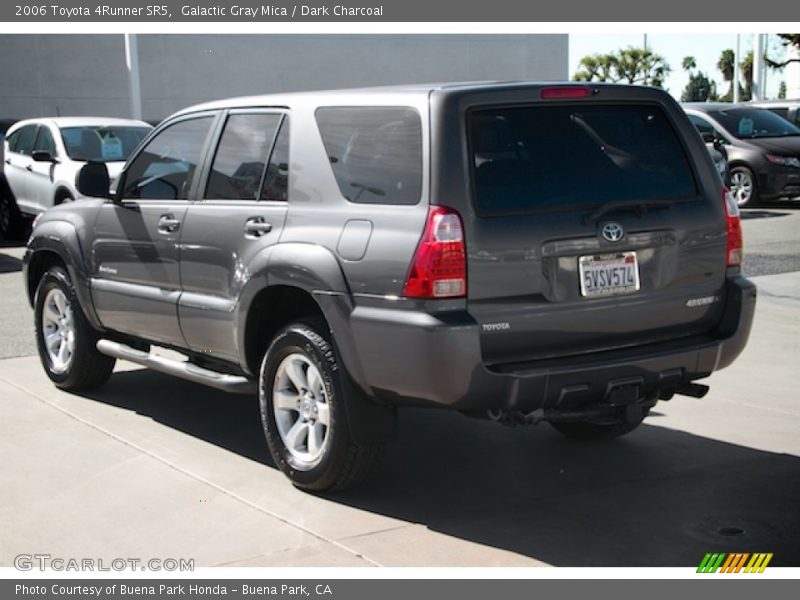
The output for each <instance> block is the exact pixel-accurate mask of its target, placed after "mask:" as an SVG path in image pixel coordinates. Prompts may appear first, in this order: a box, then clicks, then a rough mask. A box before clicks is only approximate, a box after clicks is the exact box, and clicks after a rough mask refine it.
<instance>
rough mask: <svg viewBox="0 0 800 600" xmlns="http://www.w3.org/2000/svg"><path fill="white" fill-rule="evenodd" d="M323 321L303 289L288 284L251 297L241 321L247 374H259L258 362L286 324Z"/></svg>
mask: <svg viewBox="0 0 800 600" xmlns="http://www.w3.org/2000/svg"><path fill="white" fill-rule="evenodd" d="M310 318H316V319H322V320H323V321H324V322H325V323H326V325H327V324H328V321H327V319H326V318H325V314H324V313H323V311H322V308H321V307H320V305H319V304H318V303H317V301H316V300H315V299H314V297H313V296H312V295H311V294H310V293H309V292H308V291H306V290H304V289H302V288H299V287H293V286H288V285H273V286H269V287H265V288H263V289H261V290H260V291H259V292H258V293H257V294H256V295H255V297H254V298H253V300H252V302H251V303H250V306H249V308H248V311H247V317H246V318H245V320H244V336H245V339H244V350H245V356H244V357H243V358H244V362H245V365H243V366H246V367H247V369H248V371H249V372H250V373H258V370H259V367H260V364H261V359H262V357H263V355H264V352H266V350H267V347H268V346H269V344H270V342H271V341H272V338H273V337H274V336H275V334H276V333H277V332H278V331H279V330H280V329H281V328H282V327H284V326H285V325H287V324H289V323H291V322H292V321H298V320H303V319H310Z"/></svg>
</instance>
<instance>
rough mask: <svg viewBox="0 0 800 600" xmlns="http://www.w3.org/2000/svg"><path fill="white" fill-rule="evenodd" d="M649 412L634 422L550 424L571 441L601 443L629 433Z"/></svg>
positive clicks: (645, 412) (643, 412)
mask: <svg viewBox="0 0 800 600" xmlns="http://www.w3.org/2000/svg"><path fill="white" fill-rule="evenodd" d="M648 412H649V410H644V411H642V416H641V418H639V419H638V420H636V421H633V422H628V421H619V422H617V423H591V422H589V421H575V422H563V423H557V422H556V423H550V425H552V426H553V428H554V429H555V430H556V431H558V432H559V433H561V434H563V435H565V436H567V437H568V438H571V439H573V440H580V441H583V442H602V441H608V440H613V439H616V438H618V437H621V436H623V435H625V434H627V433H630V432H631V431H633V430H634V429H636V428H637V427H639V425H641V424H642V421H644V418H645V417H646V416H647V413H648Z"/></svg>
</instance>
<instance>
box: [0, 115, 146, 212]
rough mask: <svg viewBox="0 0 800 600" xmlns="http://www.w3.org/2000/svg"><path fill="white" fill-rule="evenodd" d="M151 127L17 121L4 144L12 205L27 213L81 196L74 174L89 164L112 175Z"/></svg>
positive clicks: (81, 120) (125, 122) (94, 120)
mask: <svg viewBox="0 0 800 600" xmlns="http://www.w3.org/2000/svg"><path fill="white" fill-rule="evenodd" d="M151 129H152V126H150V125H149V124H147V123H145V122H143V121H135V120H130V119H111V118H105V117H55V118H43V119H27V120H25V121H19V122H17V123H15V124H14V125H13V126H11V127H10V128H9V129H8V131H7V132H6V138H5V140H4V141H3V151H4V157H3V173H4V176H5V179H6V181H7V183H8V187H9V188H10V191H11V194H12V197H11V201H12V202H13V203H14V204H15V205H16V208H18V209H19V211H20V212H21V213H23V214H25V215H31V216H35V215H37V214H39V213H41V212H43V211H45V210H46V209H48V208H50V207H51V206H55V205H58V204H61V203H63V202H69V201H72V200H76V199H78V198H80V194H79V192H78V190H77V189H76V187H75V176H76V175H77V173H78V171H79V170H80V168H81V167H82V166H83V165H85V164H86V163H87V162H88V161H100V162H104V163H105V164H106V167H107V169H108V171H109V174H110V175H111V177H114V176H116V175H117V174H118V173H119V171H120V170H121V169H122V166H123V165H124V164H125V160H126V159H127V158H128V156H129V155H130V153H131V152H133V150H134V148H136V146H138V145H139V142H141V141H142V140H143V139H144V137H145V136H146V135H147V134H148V133H149V132H150V130H151Z"/></svg>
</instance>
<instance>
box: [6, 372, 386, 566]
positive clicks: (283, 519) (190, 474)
mask: <svg viewBox="0 0 800 600" xmlns="http://www.w3.org/2000/svg"><path fill="white" fill-rule="evenodd" d="M0 379H1V380H3V381H4V382H6V383H8V384H9V385H12V386H13V387H15V388H17V389H18V390H20V391H22V392H25V393H26V394H30V395H31V396H33V397H34V398H36V399H37V400H38V401H39V402H42V403H43V404H46V405H47V406H49V407H50V408H53V409H55V410H57V411H59V412H61V413H62V414H65V415H67V416H68V417H70V418H72V419H74V420H76V421H78V422H79V423H83V424H84V425H86V426H88V427H90V428H92V429H94V430H95V431H98V432H100V433H102V434H104V435H106V436H108V437H110V438H112V439H114V440H116V441H118V442H120V443H122V444H125V445H126V446H128V447H130V448H133V449H134V450H138V451H139V452H141V453H142V454H146V455H147V456H149V457H151V458H153V459H155V460H157V461H159V462H160V463H162V464H164V465H166V466H168V467H170V468H172V469H174V470H176V471H178V472H179V473H182V474H183V475H186V476H188V477H191V478H192V479H195V480H196V481H199V482H201V483H203V484H205V485H208V486H209V487H212V488H214V489H215V490H217V491H218V492H221V493H222V494H224V495H226V496H228V497H230V498H233V499H234V500H237V501H239V502H241V503H242V504H245V505H246V506H249V507H250V508H254V509H255V510H257V511H259V512H261V513H263V514H265V515H268V516H270V517H272V518H273V519H276V520H278V521H280V522H281V523H284V524H286V525H289V526H290V527H293V528H295V529H298V530H300V531H302V532H303V533H307V534H308V535H310V536H312V537H315V538H317V539H318V540H320V541H322V542H325V543H328V544H331V545H332V546H335V547H337V548H339V549H340V550H344V551H345V552H348V553H350V554H352V555H353V556H355V557H357V558H360V559H363V560H364V561H366V562H368V563H370V564H371V565H372V566H375V567H382V566H383V565H382V564H380V563H379V562H377V561H375V560H372V559H371V558H369V557H368V556H365V555H364V554H362V553H361V552H358V551H356V550H354V549H353V548H350V547H348V546H346V545H344V544H342V543H341V542H338V541H336V540H334V539H331V538H328V537H326V536H324V535H322V534H321V533H318V532H316V531H313V530H311V529H309V528H307V527H304V526H303V525H300V524H299V523H295V522H294V521H292V520H291V519H288V518H286V517H282V516H280V515H279V514H277V513H275V512H273V511H271V510H268V509H266V508H264V507H262V506H259V505H258V504H256V503H254V502H252V501H251V500H248V499H247V498H244V497H243V496H240V495H239V494H237V493H236V492H232V491H231V490H228V489H226V488H224V487H222V486H221V485H219V484H216V483H214V482H213V481H209V480H208V479H206V478H205V477H202V476H200V475H198V474H197V473H194V472H192V471H189V470H188V469H185V468H183V467H181V466H179V465H176V464H175V463H173V462H172V461H170V460H167V459H166V458H164V457H162V456H159V455H158V454H155V453H154V452H152V451H150V450H148V449H147V448H143V447H142V446H139V445H138V444H135V443H134V442H131V441H129V440H126V439H125V438H123V437H120V436H119V435H117V434H115V433H113V432H111V431H109V430H108V429H105V428H103V427H100V426H99V425H96V424H95V423H92V422H91V421H89V420H87V419H84V418H83V417H80V416H78V415H76V414H75V413H73V412H71V411H69V410H67V409H65V408H62V407H60V406H57V405H56V404H54V403H53V402H52V401H50V400H47V399H45V398H42V397H41V396H39V395H38V394H37V393H35V392H32V391H31V390H28V389H26V388H24V387H22V386H21V385H19V384H17V383H16V382H13V381H10V380H8V379H6V378H5V377H3V376H2V375H0Z"/></svg>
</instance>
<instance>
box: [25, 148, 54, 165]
mask: <svg viewBox="0 0 800 600" xmlns="http://www.w3.org/2000/svg"><path fill="white" fill-rule="evenodd" d="M31 158H32V159H33V160H35V161H36V162H49V163H52V162H57V161H56V157H55V156H53V155H52V154H50V153H49V152H48V151H47V150H36V151H35V152H34V153H33V154H31Z"/></svg>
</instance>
